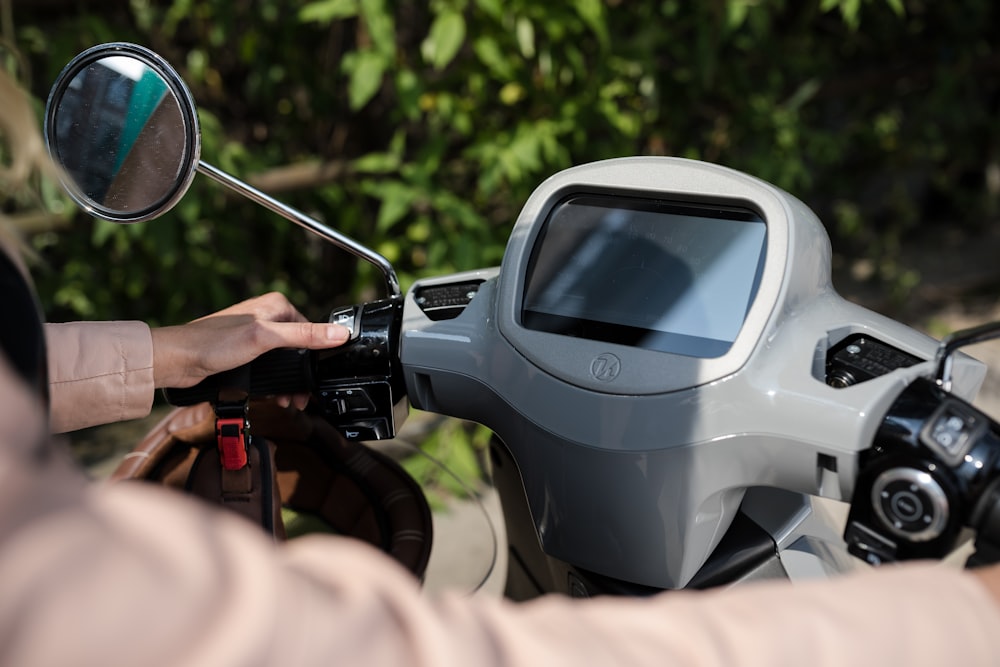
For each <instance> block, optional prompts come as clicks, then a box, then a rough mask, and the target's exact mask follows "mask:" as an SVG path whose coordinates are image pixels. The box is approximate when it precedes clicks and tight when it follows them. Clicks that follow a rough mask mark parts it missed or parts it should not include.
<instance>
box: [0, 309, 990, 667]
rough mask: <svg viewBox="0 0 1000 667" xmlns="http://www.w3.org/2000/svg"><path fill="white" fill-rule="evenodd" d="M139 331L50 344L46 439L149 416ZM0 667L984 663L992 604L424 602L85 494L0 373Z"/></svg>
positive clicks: (354, 574)
mask: <svg viewBox="0 0 1000 667" xmlns="http://www.w3.org/2000/svg"><path fill="white" fill-rule="evenodd" d="M143 329H144V327H143V325H139V324H108V325H100V326H91V325H87V326H80V325H60V326H59V327H58V328H56V327H51V328H50V330H49V334H50V338H49V341H50V350H51V356H50V362H51V370H52V377H53V386H52V408H53V411H54V412H55V413H57V414H55V416H54V417H53V424H55V425H56V426H57V427H62V428H67V427H71V426H79V425H82V424H91V423H95V422H98V421H108V420H111V419H117V418H124V417H130V416H136V415H137V414H141V413H142V412H143V411H144V410H147V409H148V407H149V404H150V402H151V400H152V380H151V373H150V362H151V356H152V355H151V350H150V341H149V334H148V331H145V332H143ZM0 390H2V391H3V395H4V397H5V400H4V401H3V402H2V403H0V442H2V443H3V447H0V591H2V593H0V665H17V666H19V667H30V666H32V665H70V664H72V665H95V666H96V665H100V666H101V667H113V666H115V665H129V666H135V665H143V666H148V667H153V666H157V665H184V666H194V665H206V666H211V667H224V666H227V665H232V666H237V665H241V666H242V665H289V666H291V665H295V666H298V665H335V664H343V665H393V666H399V665H428V666H434V667H447V666H450V665H455V666H458V665H461V666H468V665H477V666H478V665H531V666H534V665H563V664H565V665H574V666H577V667H579V666H581V665H629V666H633V665H636V666H639V665H657V666H662V665H685V666H687V665H691V666H694V665H699V666H701V665H704V666H713V667H723V666H727V667H728V666H731V665H767V666H768V667H778V666H782V665H813V666H824V665H850V666H852V667H856V666H861V665H907V666H909V667H914V666H918V665H928V666H931V665H933V666H938V665H945V664H954V665H997V664H1000V654H998V652H997V650H996V649H995V647H994V644H993V633H994V632H998V631H1000V607H998V605H996V604H995V603H994V602H993V601H992V599H991V598H990V597H989V595H988V594H987V592H986V591H985V589H984V588H983V587H981V586H980V585H979V583H978V582H977V581H976V580H975V579H974V578H973V577H971V576H969V575H968V574H965V573H963V572H961V571H958V570H955V569H950V568H947V567H945V566H940V565H934V564H917V565H909V566H902V567H897V568H892V569H889V568H884V569H883V570H881V571H879V572H873V573H870V574H864V575H861V576H855V577H847V578H845V579H843V580H841V581H837V582H832V583H830V582H820V583H815V584H807V585H800V586H792V585H788V584H781V583H774V584H757V585H751V586H746V587H742V588H735V589H730V590H723V591H717V592H704V593H692V592H673V593H665V594H662V595H660V596H657V597H653V598H649V599H642V600H636V599H613V598H603V599H595V600H589V601H576V600H570V599H567V598H562V597H550V598H545V599H540V600H538V601H535V602H530V603H522V604H514V603H510V602H507V601H504V600H496V599H489V598H464V597H458V596H444V597H440V598H436V599H431V598H430V597H429V596H427V595H425V594H423V593H422V592H421V591H420V589H419V588H418V586H417V585H416V583H415V582H414V581H413V580H412V579H411V578H410V577H409V575H408V574H407V573H406V572H405V571H403V570H401V569H400V568H399V567H397V566H396V565H395V564H394V563H392V562H390V561H389V560H388V558H386V557H384V556H382V555H381V554H380V553H378V552H375V551H373V550H371V549H370V548H367V547H364V546H361V545H359V544H356V543H354V542H351V541H348V540H346V539H343V538H334V537H307V538H299V539H297V540H293V541H291V542H289V543H287V544H285V545H283V546H281V547H278V548H276V547H275V546H274V545H273V544H272V543H269V542H268V541H267V540H266V539H265V538H264V537H263V535H262V534H260V532H259V531H258V530H257V529H256V528H255V527H253V526H250V525H249V524H245V523H244V522H243V521H242V520H240V519H238V518H235V517H230V516H228V515H226V516H223V515H221V514H219V513H217V512H215V511H210V510H208V509H206V508H205V507H203V506H201V505H196V504H195V503H194V502H193V501H189V500H187V499H185V498H181V497H178V496H177V495H176V494H172V493H170V492H167V491H165V490H162V489H159V488H155V487H150V486H146V485H142V484H138V483H124V484H120V485H116V486H114V487H107V486H96V485H92V484H86V483H85V481H84V480H83V479H82V478H81V476H80V474H79V473H78V472H77V471H75V470H73V469H71V468H70V467H68V466H67V465H64V461H63V459H62V457H60V456H58V455H57V453H55V452H53V451H52V450H53V446H52V445H51V444H50V443H49V442H48V440H47V439H46V438H45V436H44V432H45V425H44V423H43V418H42V415H41V413H40V411H39V410H38V408H37V406H35V405H33V404H32V402H31V401H30V397H29V396H28V394H27V392H26V391H23V390H21V389H20V388H19V386H18V384H17V381H16V380H15V379H14V377H13V375H12V374H11V373H10V371H9V369H7V368H6V366H5V365H4V364H2V359H0Z"/></svg>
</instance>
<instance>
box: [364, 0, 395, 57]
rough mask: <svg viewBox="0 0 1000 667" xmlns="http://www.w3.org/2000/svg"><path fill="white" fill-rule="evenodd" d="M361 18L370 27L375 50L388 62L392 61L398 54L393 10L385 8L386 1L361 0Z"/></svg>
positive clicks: (369, 32)
mask: <svg viewBox="0 0 1000 667" xmlns="http://www.w3.org/2000/svg"><path fill="white" fill-rule="evenodd" d="M360 2H361V16H362V17H364V20H365V25H366V26H368V34H369V36H370V37H371V38H372V43H373V44H374V45H375V50H376V51H378V52H379V53H380V54H381V55H382V56H383V57H384V58H385V60H387V61H390V60H392V58H393V56H394V55H395V53H396V24H395V21H394V20H393V18H392V10H390V9H388V8H387V7H386V6H385V0H360Z"/></svg>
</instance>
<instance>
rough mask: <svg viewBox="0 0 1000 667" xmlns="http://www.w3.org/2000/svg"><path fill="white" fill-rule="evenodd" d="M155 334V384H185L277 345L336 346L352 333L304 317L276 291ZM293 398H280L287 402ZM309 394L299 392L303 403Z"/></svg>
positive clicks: (342, 328) (180, 386) (303, 403)
mask: <svg viewBox="0 0 1000 667" xmlns="http://www.w3.org/2000/svg"><path fill="white" fill-rule="evenodd" d="M152 334H153V384H155V385H156V386H157V387H174V388H178V389H182V388H184V387H191V386H193V385H196V384H198V382H200V381H201V380H202V379H204V378H206V377H208V376H209V375H212V374H214V373H219V372H222V371H226V370H229V369H231V368H236V367H237V366H241V365H243V364H245V363H247V362H249V361H251V360H253V359H255V358H256V357H258V356H260V355H261V354H263V353H264V352H267V351H268V350H273V349H275V348H279V347H293V348H307V349H310V350H318V349H324V348H328V347H336V346H338V345H341V344H343V343H344V342H346V341H347V338H348V336H349V335H350V332H349V331H348V330H347V328H346V327H342V326H340V325H339V324H314V323H311V322H309V321H308V320H306V318H305V317H304V316H303V315H302V314H301V313H299V311H297V310H296V309H295V307H294V306H292V304H291V303H289V302H288V299H286V298H285V297H284V295H282V294H279V293H277V292H272V293H270V294H265V295H263V296H259V297H255V298H253V299H248V300H247V301H243V302H241V303H238V304H236V305H234V306H230V307H229V308H226V309H225V310H220V311H219V312H217V313H214V314H212V315H207V316H205V317H202V318H200V319H197V320H194V321H193V322H190V323H188V324H182V325H180V326H173V327H162V328H157V329H153V330H152ZM292 400H293V399H292V397H280V399H279V401H280V402H281V403H282V404H283V405H286V406H287V405H289V404H290V403H291V402H292ZM306 400H308V396H298V397H295V399H294V401H295V403H296V405H297V407H300V408H301V407H304V406H305V401H306Z"/></svg>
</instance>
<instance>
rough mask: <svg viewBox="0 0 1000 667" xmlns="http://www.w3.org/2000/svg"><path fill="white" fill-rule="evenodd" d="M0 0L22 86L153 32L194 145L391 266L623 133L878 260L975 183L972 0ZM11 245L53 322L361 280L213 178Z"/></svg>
mask: <svg viewBox="0 0 1000 667" xmlns="http://www.w3.org/2000/svg"><path fill="white" fill-rule="evenodd" d="M11 3H12V0H2V2H0V6H3V7H4V8H5V11H4V12H3V16H4V17H5V18H4V21H5V23H4V26H3V28H4V34H5V35H7V36H9V37H8V41H13V42H14V44H15V45H16V47H17V50H18V51H19V52H20V53H21V54H22V55H23V56H25V58H24V61H25V66H24V72H25V76H26V77H29V80H30V85H31V87H32V90H33V91H34V92H35V94H36V95H37V96H38V98H39V100H42V99H44V97H45V95H46V94H47V89H48V86H49V85H50V84H51V82H52V80H53V79H54V78H55V76H56V74H57V73H58V71H59V69H60V68H61V67H62V65H63V64H64V63H65V62H66V61H67V60H68V59H69V58H71V57H72V55H74V54H75V53H76V52H78V51H79V50H81V49H83V48H85V47H87V46H90V45H92V44H94V43H97V42H101V41H115V40H122V41H135V42H139V43H142V44H145V45H147V46H150V47H151V48H153V49H154V50H157V51H159V52H160V53H161V54H162V55H164V56H165V57H166V58H167V59H168V60H169V61H171V62H172V63H173V64H174V65H175V66H176V67H177V68H178V69H179V70H180V72H181V73H182V75H183V76H184V77H185V79H186V80H187V81H188V83H189V84H190V86H191V88H192V90H193V93H194V96H195V98H196V99H197V100H198V103H199V105H200V109H201V112H200V113H201V119H202V123H203V132H204V147H203V152H202V155H203V158H204V159H205V160H206V161H208V162H210V163H212V164H215V165H217V166H220V167H222V168H223V169H226V170H229V171H232V172H234V173H235V174H237V175H240V176H242V177H245V178H248V179H249V180H251V181H252V182H253V183H255V184H257V185H259V186H260V187H262V188H263V189H265V190H267V191H270V192H272V193H274V194H276V195H279V196H280V197H281V198H282V199H284V200H285V201H287V202H289V203H290V204H292V205H294V206H296V207H298V208H300V209H302V210H304V211H306V212H309V213H311V214H313V215H315V216H317V217H318V218H320V219H323V220H324V221H326V222H327V223H329V224H331V225H333V226H335V227H336V228H338V229H339V230H341V231H343V232H345V233H347V234H348V235H351V236H353V237H355V238H357V239H359V240H361V241H362V242H364V243H367V244H370V245H372V246H373V247H375V248H376V249H377V250H379V251H380V252H382V253H383V254H385V255H386V256H387V257H388V258H389V259H390V260H392V261H393V262H394V263H395V264H396V266H397V267H398V269H399V270H400V273H401V277H402V279H403V282H404V287H405V285H406V284H407V283H409V282H410V281H412V279H413V278H415V277H418V276H422V275H427V274H440V273H445V272H449V271H454V270H458V269H468V268H475V267H480V266H489V265H494V264H496V263H498V262H499V261H500V258H501V256H502V252H503V248H504V244H505V242H506V238H507V234H508V233H509V230H510V228H511V225H512V224H513V222H514V219H515V218H516V216H517V213H518V211H519V208H520V206H521V205H522V203H523V202H524V200H525V199H526V198H527V196H528V194H529V193H530V192H531V190H532V189H533V188H534V187H535V186H536V185H537V184H538V183H539V182H540V181H541V180H543V179H544V178H546V177H547V176H549V175H551V174H552V173H554V172H555V171H557V170H559V169H562V168H564V167H567V166H570V165H572V164H577V163H581V162H586V161H591V160H597V159H602V158H608V157H614V156H621V155H632V154H666V155H678V156H686V157H692V158H698V159H703V160H709V161H713V162H719V163H723V164H727V165H729V166H732V167H735V168H737V169H741V170H744V171H747V172H749V173H751V174H754V175H757V176H759V177H761V178H764V179H766V180H769V181H772V182H774V183H775V184H777V185H779V186H780V187H783V188H785V189H787V190H789V191H790V192H792V193H793V194H796V195H797V196H799V197H800V198H801V199H803V200H804V201H806V202H807V203H808V204H809V205H810V206H812V207H813V208H814V209H815V210H817V212H819V213H820V214H821V216H822V217H823V218H824V220H825V221H826V224H827V226H828V228H829V229H830V232H831V234H832V235H833V236H834V238H835V243H836V247H838V248H839V249H840V250H841V251H843V252H848V253H852V254H853V255H855V256H858V257H869V258H872V259H874V260H875V261H874V262H873V266H874V267H875V276H874V277H875V278H881V279H887V280H902V279H903V278H902V277H901V276H899V275H898V271H897V267H896V253H897V251H898V247H899V244H900V242H901V239H902V238H903V237H904V236H905V235H906V234H907V233H909V232H911V231H912V230H913V229H914V228H915V227H916V226H917V225H926V224H934V223H938V222H947V223H949V224H953V225H954V224H961V225H965V226H966V227H967V228H968V230H969V233H975V232H976V229H977V225H982V224H986V223H987V222H988V221H991V220H992V217H993V214H994V209H995V205H996V187H997V186H996V183H995V181H996V179H997V173H998V172H997V170H998V167H997V164H996V153H997V129H996V125H997V124H996V123H994V122H993V120H994V115H995V112H996V104H997V92H998V83H997V79H998V77H997V71H998V67H1000V54H998V52H997V40H996V38H995V35H996V34H1000V32H998V30H997V29H998V27H1000V20H998V19H1000V7H996V6H995V3H993V2H991V1H990V0H968V1H967V2H964V3H961V4H955V3H932V2H923V1H907V2H904V0H864V1H863V0H807V1H803V2H793V1H791V0H772V1H767V0H706V1H705V2H681V1H680V0H661V1H658V2H644V3H628V2H625V1H624V0H568V1H567V2H561V3H537V2H532V1H530V0H509V1H506V2H501V1H500V0H432V1H431V2H429V3H427V2H414V1H412V0H398V1H396V2H389V1H388V0H199V1H198V2H194V1H193V0H129V1H128V2H121V1H118V2H113V3H107V2H81V1H80V0H74V1H72V2H71V1H69V0H62V1H61V0H37V1H34V0H32V1H27V0H25V1H21V2H16V3H13V5H12V4H11ZM11 7H13V11H11ZM990 174H992V175H993V176H992V180H991V179H990V178H988V176H989V175H990ZM990 186H992V187H990ZM54 197H55V195H54V194H52V193H51V192H50V193H49V195H48V199H50V200H51V199H53V198H54ZM32 243H33V245H34V246H35V248H36V249H37V250H38V251H39V253H40V254H41V256H42V257H43V258H44V259H45V261H46V263H47V264H46V268H44V269H43V270H40V271H38V272H37V275H38V278H39V285H40V290H41V293H42V298H43V300H44V302H45V303H46V305H47V306H48V308H49V311H50V316H51V317H52V318H53V319H70V318H110V317H115V318H133V317H134V318H143V319H146V320H149V321H152V322H154V323H171V322H177V321H180V320H186V319H190V318H192V317H195V316H198V315H201V314H204V313H205V312H208V311H211V310H213V309H216V308H218V307H222V306H224V305H227V304H229V303H231V302H233V301H235V300H237V299H241V298H244V297H246V296H250V295H252V294H256V293H258V292H261V291H263V290H268V289H280V290H282V291H285V292H286V293H288V294H289V295H290V296H291V297H292V298H293V300H294V301H296V302H297V303H298V304H300V305H302V306H303V308H304V309H306V310H307V311H309V314H310V315H312V316H314V317H323V316H324V315H325V313H326V312H328V310H329V308H330V307H331V306H333V305H335V304H337V303H345V302H352V301H355V300H358V299H364V298H368V297H370V296H373V295H374V294H377V293H378V290H379V289H380V287H379V281H378V275H377V273H376V272H374V271H372V270H371V269H369V268H368V267H363V266H362V267H359V266H358V265H357V263H356V262H355V261H354V259H353V258H351V257H350V256H347V255H346V254H344V253H342V252H340V251H338V250H336V249H334V248H331V247H328V246H326V245H324V244H322V243H321V242H318V241H316V240H315V239H313V238H311V237H310V236H309V235H308V234H307V233H306V232H304V231H303V230H301V229H299V228H297V227H294V226H293V225H290V224H288V223H286V222H285V221H283V220H280V219H277V218H276V216H274V215H273V214H270V213H268V212H266V211H264V210H262V209H260V208H259V207H256V206H254V205H252V204H249V203H245V202H242V201H239V200H237V199H234V198H233V197H232V196H230V195H228V194H227V193H226V192H224V191H223V190H222V189H220V188H219V187H218V186H216V185H214V184H212V183H210V182H209V181H207V179H196V181H195V185H194V187H193V189H192V192H191V194H189V195H188V197H187V198H186V199H185V200H184V201H183V202H182V203H181V204H180V205H179V206H178V207H177V208H176V209H175V210H174V211H173V212H172V213H170V214H169V215H168V216H166V218H164V219H161V220H157V221H155V222H152V223H148V224H144V225H135V226H129V227H118V226H114V225H111V224H109V223H104V222H99V221H94V220H91V219H88V218H87V217H86V216H84V215H82V214H77V215H75V216H74V217H73V218H72V220H71V221H70V225H69V226H68V227H67V228H65V229H58V228H57V229H52V230H48V231H37V230H36V231H35V232H33V234H32Z"/></svg>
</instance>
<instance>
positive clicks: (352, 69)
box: [344, 51, 385, 111]
mask: <svg viewBox="0 0 1000 667" xmlns="http://www.w3.org/2000/svg"><path fill="white" fill-rule="evenodd" d="M344 68H345V69H346V70H347V71H348V73H349V74H350V83H349V84H348V95H349V101H350V105H351V109H352V110H353V111H357V110H358V109H360V108H361V107H363V106H364V105H366V104H368V102H370V101H371V99H372V98H373V97H375V94H376V93H377V92H378V91H379V89H380V88H381V87H382V77H383V76H384V75H385V61H384V60H383V58H382V56H381V55H380V54H378V53H376V52H374V51H356V52H354V53H350V54H348V55H347V56H345V58H344Z"/></svg>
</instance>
